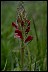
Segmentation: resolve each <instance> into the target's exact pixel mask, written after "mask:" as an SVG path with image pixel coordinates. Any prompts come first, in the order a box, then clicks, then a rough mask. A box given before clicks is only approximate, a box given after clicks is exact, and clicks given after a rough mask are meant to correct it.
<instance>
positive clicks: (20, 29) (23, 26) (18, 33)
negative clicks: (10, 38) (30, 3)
mask: <svg viewBox="0 0 48 72" xmlns="http://www.w3.org/2000/svg"><path fill="white" fill-rule="evenodd" d="M17 13H18V18H17V20H16V23H15V22H12V26H13V27H15V35H14V37H15V38H20V39H21V40H23V42H24V43H27V42H29V41H31V40H32V39H33V37H32V36H30V35H29V36H28V33H29V31H30V20H28V19H27V18H26V13H25V9H24V7H23V5H22V4H21V5H20V6H19V8H18V12H17Z"/></svg>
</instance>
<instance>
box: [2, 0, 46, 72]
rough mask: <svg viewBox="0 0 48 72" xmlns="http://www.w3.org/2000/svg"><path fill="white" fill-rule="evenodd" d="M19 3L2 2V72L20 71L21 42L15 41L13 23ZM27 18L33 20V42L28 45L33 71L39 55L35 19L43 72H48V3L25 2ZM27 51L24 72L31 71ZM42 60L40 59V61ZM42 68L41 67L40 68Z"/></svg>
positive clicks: (31, 33) (31, 32)
mask: <svg viewBox="0 0 48 72" xmlns="http://www.w3.org/2000/svg"><path fill="white" fill-rule="evenodd" d="M18 4H19V1H1V70H5V71H9V70H10V71H12V70H13V71H20V70H21V69H20V53H19V49H20V48H19V47H20V46H19V42H20V41H19V40H18V39H14V28H13V27H12V22H16V19H17V7H18ZM24 7H25V10H26V12H27V17H28V19H29V20H31V24H30V27H31V30H30V33H29V34H30V35H32V36H33V40H32V41H31V42H30V43H29V44H28V49H29V51H30V57H31V58H32V60H31V61H32V62H31V70H32V71H33V70H34V66H33V64H34V63H35V58H36V54H37V43H36V35H35V30H34V26H33V21H32V16H33V17H34V20H35V24H36V29H37V34H38V38H39V41H40V46H41V48H40V55H41V59H42V61H41V64H40V65H41V68H42V69H41V71H46V70H47V2H46V1H24ZM26 54H27V50H25V61H24V62H25V63H24V70H29V69H30V67H29V60H28V54H27V55H26ZM39 60H40V59H39ZM39 67H40V66H39Z"/></svg>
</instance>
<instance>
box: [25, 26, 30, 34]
mask: <svg viewBox="0 0 48 72" xmlns="http://www.w3.org/2000/svg"><path fill="white" fill-rule="evenodd" d="M29 31H30V26H28V27H27V29H26V31H25V33H26V34H28V32H29Z"/></svg>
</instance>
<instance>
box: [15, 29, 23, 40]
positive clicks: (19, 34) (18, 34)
mask: <svg viewBox="0 0 48 72" xmlns="http://www.w3.org/2000/svg"><path fill="white" fill-rule="evenodd" d="M15 34H16V36H17V37H19V38H21V39H23V36H22V32H21V31H20V30H15Z"/></svg>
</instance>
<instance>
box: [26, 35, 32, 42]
mask: <svg viewBox="0 0 48 72" xmlns="http://www.w3.org/2000/svg"><path fill="white" fill-rule="evenodd" d="M32 39H33V37H32V36H28V37H27V39H26V40H25V43H26V42H28V41H31V40H32Z"/></svg>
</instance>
